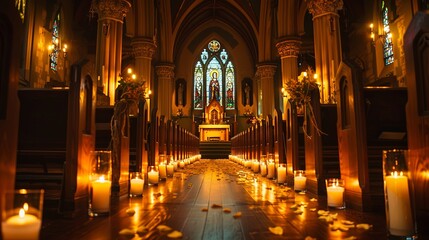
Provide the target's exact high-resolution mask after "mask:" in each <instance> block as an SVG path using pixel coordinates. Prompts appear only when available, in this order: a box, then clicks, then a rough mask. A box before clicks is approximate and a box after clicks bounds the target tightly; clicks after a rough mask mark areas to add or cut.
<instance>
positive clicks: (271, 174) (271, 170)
mask: <svg viewBox="0 0 429 240" xmlns="http://www.w3.org/2000/svg"><path fill="white" fill-rule="evenodd" d="M274 173H275V164H274V161H273V160H269V161H268V173H267V178H270V179H271V178H274Z"/></svg>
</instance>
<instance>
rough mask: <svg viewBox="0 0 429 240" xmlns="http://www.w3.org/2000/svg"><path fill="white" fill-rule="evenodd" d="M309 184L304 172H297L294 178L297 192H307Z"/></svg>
mask: <svg viewBox="0 0 429 240" xmlns="http://www.w3.org/2000/svg"><path fill="white" fill-rule="evenodd" d="M306 183H307V177H305V176H304V173H303V171H301V170H299V171H296V173H295V177H294V189H295V191H305V189H306Z"/></svg>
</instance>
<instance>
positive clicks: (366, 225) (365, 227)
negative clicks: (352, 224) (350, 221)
mask: <svg viewBox="0 0 429 240" xmlns="http://www.w3.org/2000/svg"><path fill="white" fill-rule="evenodd" d="M356 228H359V229H365V230H368V229H370V228H372V225H370V224H367V223H359V224H356Z"/></svg>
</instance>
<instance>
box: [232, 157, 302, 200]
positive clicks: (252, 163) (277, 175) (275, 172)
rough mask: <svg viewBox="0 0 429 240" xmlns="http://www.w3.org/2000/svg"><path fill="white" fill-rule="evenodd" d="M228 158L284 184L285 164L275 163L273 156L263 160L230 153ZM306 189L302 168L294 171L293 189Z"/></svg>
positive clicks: (299, 190) (300, 190)
mask: <svg viewBox="0 0 429 240" xmlns="http://www.w3.org/2000/svg"><path fill="white" fill-rule="evenodd" d="M229 160H231V161H233V162H236V163H238V164H240V165H242V166H244V167H245V168H249V169H250V170H252V171H253V172H254V173H260V174H261V176H263V177H266V178H268V179H275V180H276V181H277V183H278V184H286V176H287V174H286V164H284V163H280V164H276V163H275V162H274V159H273V158H268V160H267V161H265V160H261V161H259V160H257V159H253V160H249V159H243V158H241V157H239V156H235V155H230V156H229ZM306 189H307V177H306V176H305V171H304V170H295V171H294V190H295V191H298V192H305V191H306Z"/></svg>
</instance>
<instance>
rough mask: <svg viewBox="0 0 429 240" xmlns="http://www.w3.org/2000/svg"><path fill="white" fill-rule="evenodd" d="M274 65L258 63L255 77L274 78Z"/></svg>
mask: <svg viewBox="0 0 429 240" xmlns="http://www.w3.org/2000/svg"><path fill="white" fill-rule="evenodd" d="M276 68H277V66H276V65H273V64H259V65H258V66H257V70H256V77H258V78H274V74H275V73H276Z"/></svg>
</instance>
